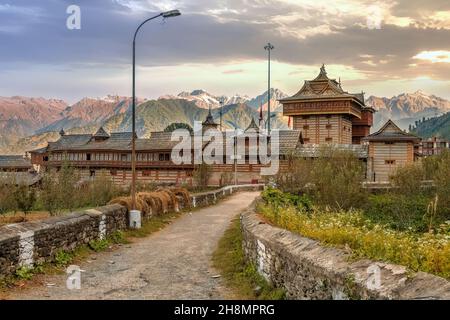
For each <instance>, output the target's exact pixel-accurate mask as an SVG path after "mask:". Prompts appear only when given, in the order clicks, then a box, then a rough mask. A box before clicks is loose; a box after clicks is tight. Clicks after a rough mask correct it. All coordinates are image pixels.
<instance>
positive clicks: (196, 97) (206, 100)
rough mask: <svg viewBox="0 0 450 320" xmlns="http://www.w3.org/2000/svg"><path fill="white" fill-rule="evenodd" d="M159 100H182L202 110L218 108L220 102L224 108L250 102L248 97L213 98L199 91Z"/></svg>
mask: <svg viewBox="0 0 450 320" xmlns="http://www.w3.org/2000/svg"><path fill="white" fill-rule="evenodd" d="M159 99H184V100H187V101H192V102H194V103H195V104H196V105H197V106H198V107H199V108H203V109H209V107H211V108H212V109H215V108H219V107H220V102H221V101H222V102H223V104H224V105H225V106H227V105H231V104H239V103H246V102H247V101H249V100H250V98H249V97H248V96H241V95H238V94H236V95H234V96H232V97H228V96H225V95H222V96H215V95H212V94H210V93H208V92H206V91H204V90H200V89H198V90H194V91H191V92H188V91H183V92H181V93H179V94H178V95H176V96H174V95H165V96H161V97H159ZM159 99H158V100H159Z"/></svg>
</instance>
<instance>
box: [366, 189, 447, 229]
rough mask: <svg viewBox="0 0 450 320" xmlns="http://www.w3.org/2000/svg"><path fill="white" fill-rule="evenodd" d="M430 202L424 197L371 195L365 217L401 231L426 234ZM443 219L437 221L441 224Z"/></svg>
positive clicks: (391, 194) (393, 194) (390, 194)
mask: <svg viewBox="0 0 450 320" xmlns="http://www.w3.org/2000/svg"><path fill="white" fill-rule="evenodd" d="M429 202H430V200H429V198H428V197H426V196H423V195H420V194H419V195H411V196H407V195H403V194H395V193H388V194H376V195H370V196H369V200H368V202H367V204H366V206H365V207H364V211H363V212H364V215H365V216H366V217H367V218H368V219H370V220H371V221H373V222H374V223H379V224H383V225H387V226H389V227H390V228H392V229H395V230H401V231H408V230H409V231H413V232H425V231H427V230H428V228H429V226H428V222H427V221H428V220H427V219H426V212H427V207H428V204H429ZM441 222H443V219H439V220H438V221H435V223H437V224H439V223H441Z"/></svg>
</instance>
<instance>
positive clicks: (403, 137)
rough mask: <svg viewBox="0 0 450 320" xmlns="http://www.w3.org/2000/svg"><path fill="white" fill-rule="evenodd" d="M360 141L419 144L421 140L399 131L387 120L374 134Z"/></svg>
mask: <svg viewBox="0 0 450 320" xmlns="http://www.w3.org/2000/svg"><path fill="white" fill-rule="evenodd" d="M362 140H364V141H411V142H414V143H416V142H420V140H421V138H419V137H418V136H416V135H413V134H411V133H406V132H404V131H403V130H402V129H400V128H399V127H398V126H397V125H396V124H395V123H394V122H393V121H392V120H390V119H389V120H388V122H386V123H385V124H384V126H383V127H381V129H380V130H378V131H377V132H375V133H372V134H370V135H368V136H367V137H364V138H363V139H362Z"/></svg>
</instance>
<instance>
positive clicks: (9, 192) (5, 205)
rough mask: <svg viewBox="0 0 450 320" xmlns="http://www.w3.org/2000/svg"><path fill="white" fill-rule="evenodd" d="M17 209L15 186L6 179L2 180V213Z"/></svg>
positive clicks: (0, 203)
mask: <svg viewBox="0 0 450 320" xmlns="http://www.w3.org/2000/svg"><path fill="white" fill-rule="evenodd" d="M16 210H17V203H16V199H15V197H14V188H11V185H10V184H8V183H7V182H6V181H2V180H0V214H4V213H7V212H10V211H16Z"/></svg>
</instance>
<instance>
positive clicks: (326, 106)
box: [280, 66, 374, 144]
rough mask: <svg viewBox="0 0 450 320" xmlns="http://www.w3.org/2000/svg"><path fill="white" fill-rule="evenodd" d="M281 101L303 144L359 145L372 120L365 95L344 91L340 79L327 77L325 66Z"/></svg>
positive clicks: (371, 110)
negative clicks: (295, 91)
mask: <svg viewBox="0 0 450 320" xmlns="http://www.w3.org/2000/svg"><path fill="white" fill-rule="evenodd" d="M280 102H281V103H282V104H283V114H284V115H285V116H292V117H293V129H295V130H300V131H301V132H302V136H303V137H304V138H305V137H306V140H304V142H305V143H315V144H320V143H339V144H352V143H353V144H360V143H361V138H363V137H365V136H367V135H368V134H369V131H370V127H371V126H372V123H373V112H374V110H373V109H372V108H369V107H366V106H365V104H364V95H363V94H350V93H348V92H346V91H344V90H343V89H342V87H341V84H340V82H337V81H336V80H334V79H330V78H328V76H327V73H326V70H325V67H324V66H322V68H321V69H320V73H319V75H318V76H317V77H316V78H315V79H314V80H311V81H305V84H304V85H303V87H302V88H301V89H300V91H299V92H298V93H297V94H295V95H294V96H292V97H290V98H286V99H282V100H280Z"/></svg>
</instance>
